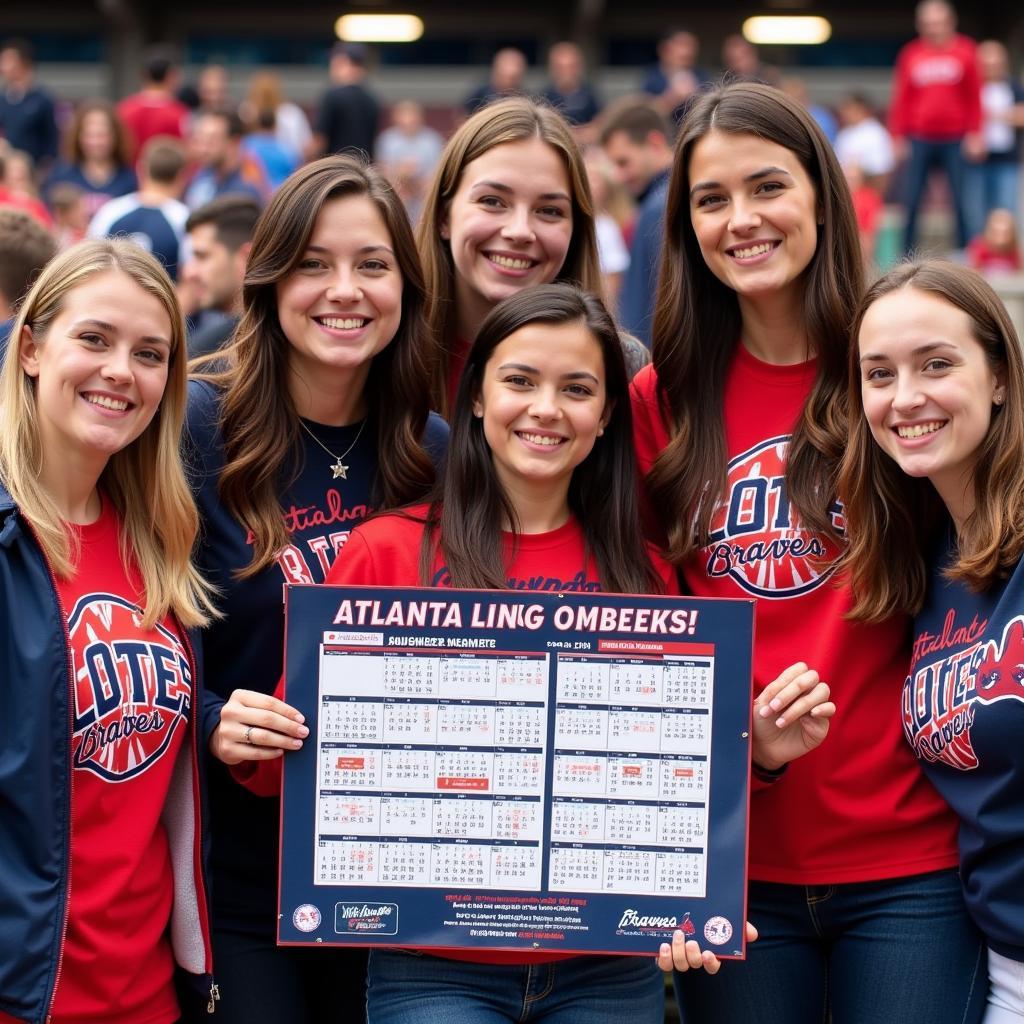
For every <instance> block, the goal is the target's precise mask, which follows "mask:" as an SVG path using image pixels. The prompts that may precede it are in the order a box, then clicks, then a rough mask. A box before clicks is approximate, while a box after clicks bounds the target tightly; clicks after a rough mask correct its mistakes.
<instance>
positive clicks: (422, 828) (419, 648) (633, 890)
mask: <svg viewBox="0 0 1024 1024" xmlns="http://www.w3.org/2000/svg"><path fill="white" fill-rule="evenodd" d="M287 618H288V625H287V647H286V650H287V657H286V698H287V700H288V701H289V703H291V704H292V705H294V706H295V707H297V708H298V709H299V710H301V711H302V713H303V714H304V715H305V716H306V724H307V725H308V726H309V728H310V733H311V739H312V740H315V742H308V743H307V744H306V745H305V747H304V748H303V749H302V750H301V751H299V752H298V753H296V754H294V755H290V756H289V757H288V758H287V759H286V763H285V773H284V803H283V809H282V830H281V832H282V840H281V892H280V918H279V934H278V938H279V942H281V943H285V944H294V943H332V944H337V945H399V946H420V947H426V948H440V947H473V948H490V949H511V950H549V951H551V950H557V951H559V952H574V953H588V952H590V953H596V952H601V953H632V954H643V955H653V954H654V953H655V952H656V951H657V948H658V945H659V943H660V942H661V941H663V940H664V939H666V938H670V937H671V935H672V933H673V932H674V931H675V930H676V929H677V928H678V929H681V930H682V931H683V932H684V933H685V934H687V935H693V936H694V937H695V938H697V939H698V940H700V941H701V943H702V945H704V944H707V945H708V946H709V947H710V948H712V949H713V950H714V951H715V952H716V953H717V954H718V955H719V956H720V957H729V956H742V955H743V952H744V935H743V927H742V924H743V921H744V919H745V909H746V884H745V863H746V829H747V809H748V808H747V805H748V788H749V764H750V747H749V744H750V738H749V728H750V703H751V683H750V679H751V667H750V660H751V642H752V629H753V604H752V602H747V601H720V600H698V599H690V598H665V597H639V596H635V597H634V596H623V595H614V596H612V595H602V594H591V593H584V594H574V593H565V592H560V593H539V592H532V591H531V592H523V591H518V592H517V591H469V590H459V591H441V590H435V589H422V590H417V589H392V588H354V587H303V586H299V587H290V588H289V589H288V616H287Z"/></svg>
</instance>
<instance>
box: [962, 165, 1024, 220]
mask: <svg viewBox="0 0 1024 1024" xmlns="http://www.w3.org/2000/svg"><path fill="white" fill-rule="evenodd" d="M964 180H965V182H966V187H965V189H964V213H965V216H966V217H967V230H968V232H969V233H970V236H971V237H972V238H973V237H974V236H975V235H980V234H981V232H982V229H983V228H984V227H985V219H986V218H987V217H988V215H989V213H991V212H992V210H1009V211H1010V212H1011V213H1013V214H1014V215H1016V213H1017V206H1018V193H1019V191H1020V171H1019V170H1018V169H1017V161H1016V160H983V161H982V162H981V163H980V164H968V165H967V177H966V178H965V179H964Z"/></svg>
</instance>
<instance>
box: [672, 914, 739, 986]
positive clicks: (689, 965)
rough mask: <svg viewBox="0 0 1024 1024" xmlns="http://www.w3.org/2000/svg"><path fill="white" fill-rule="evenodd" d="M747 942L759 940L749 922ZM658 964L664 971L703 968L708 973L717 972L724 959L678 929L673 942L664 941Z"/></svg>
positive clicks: (697, 969)
mask: <svg viewBox="0 0 1024 1024" xmlns="http://www.w3.org/2000/svg"><path fill="white" fill-rule="evenodd" d="M747 942H757V929H756V928H755V927H754V926H753V925H752V924H751V923H750V922H749V921H748V922H747ZM657 961H658V966H659V967H660V968H661V969H662V970H663V971H671V970H672V969H673V968H674V969H675V970H677V971H699V970H701V969H703V970H705V971H707V972H708V974H717V973H718V969H719V968H720V967H721V966H722V961H721V960H719V959H718V957H717V956H715V954H714V953H712V952H711V950H710V949H705V950H702V949H701V948H700V946H699V944H698V943H697V942H696V941H695V940H693V939H687V938H686V936H685V935H684V934H683V933H682V932H680V931H677V932H676V933H675V935H673V936H672V942H671V943H668V942H663V943H662V944H661V949H660V950H658V956H657Z"/></svg>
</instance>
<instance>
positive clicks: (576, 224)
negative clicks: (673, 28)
mask: <svg viewBox="0 0 1024 1024" xmlns="http://www.w3.org/2000/svg"><path fill="white" fill-rule="evenodd" d="M416 240H417V244H418V245H419V251H420V258H421V259H422V261H423V273H424V277H425V279H426V285H427V295H428V303H427V323H428V327H429V330H430V331H431V333H432V334H433V336H434V337H435V338H436V339H437V340H438V342H439V343H440V346H441V352H440V359H439V361H438V364H437V369H436V372H435V375H434V396H435V404H436V406H437V408H438V409H442V408H443V409H445V410H447V409H448V408H450V406H451V404H452V403H453V402H454V399H455V393H456V391H457V389H458V383H459V378H460V376H461V374H462V367H463V364H464V363H465V360H466V353H467V352H468V351H469V346H470V343H471V342H472V340H473V338H474V337H475V336H476V332H477V330H478V328H479V327H480V324H481V323H482V322H483V320H484V318H485V317H486V316H487V314H488V313H489V312H490V311H491V310H492V309H493V308H494V306H496V305H497V304H498V303H499V302H500V301H501V300H502V299H505V298H508V297H509V296H510V295H514V294H516V293H517V292H519V291H522V290H523V289H524V288H529V287H531V286H532V285H537V284H550V283H551V282H554V281H568V282H572V283H574V284H577V285H579V286H580V287H581V288H583V289H585V290H586V291H589V292H593V293H594V294H596V295H600V294H601V269H600V264H599V261H598V254H597V241H596V237H595V234H594V204H593V200H592V199H591V196H590V185H589V182H588V179H587V172H586V167H585V166H584V163H583V156H582V153H581V152H580V148H579V146H578V145H577V143H576V140H575V139H574V138H573V135H572V129H571V128H570V127H569V124H568V123H567V122H566V120H565V119H564V118H563V117H562V116H561V114H559V113H558V112H557V111H555V110H553V109H551V108H550V107H546V106H543V105H541V104H538V103H535V102H534V101H533V100H529V99H527V98H525V97H522V96H519V97H513V98H511V99H506V100H500V101H498V102H496V103H492V104H491V105H489V106H487V107H484V108H483V109H482V110H478V111H477V112H476V113H475V114H474V115H473V116H472V117H471V118H469V120H467V121H466V122H465V124H463V125H462V126H461V127H460V128H459V129H458V130H457V131H456V132H455V134H454V135H452V137H451V138H450V139H449V140H448V144H447V145H446V146H445V148H444V152H443V153H442V154H441V159H440V162H439V163H438V165H437V169H436V171H435V172H434V179H433V181H432V183H431V185H430V188H429V190H428V192H427V196H426V199H425V200H424V203H423V213H422V215H421V217H420V222H419V225H418V227H417V230H416ZM623 349H624V352H625V354H626V367H627V370H629V372H630V374H631V375H632V374H633V373H635V372H636V370H638V369H639V368H640V367H641V366H642V365H643V364H644V363H645V362H647V361H648V355H647V351H646V349H645V348H644V347H643V345H641V344H640V343H639V342H638V341H636V339H635V338H630V337H628V336H626V337H625V338H624V339H623Z"/></svg>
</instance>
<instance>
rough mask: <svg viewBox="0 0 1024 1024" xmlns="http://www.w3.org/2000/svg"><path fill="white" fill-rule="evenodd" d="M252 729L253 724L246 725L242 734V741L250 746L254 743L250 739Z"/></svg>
mask: <svg viewBox="0 0 1024 1024" xmlns="http://www.w3.org/2000/svg"><path fill="white" fill-rule="evenodd" d="M252 730H253V726H251V725H247V726H246V727H245V733H244V735H243V736H242V742H243V743H245V744H246V745H248V746H250V747H255V746H256V744H255V743H253V741H252Z"/></svg>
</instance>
